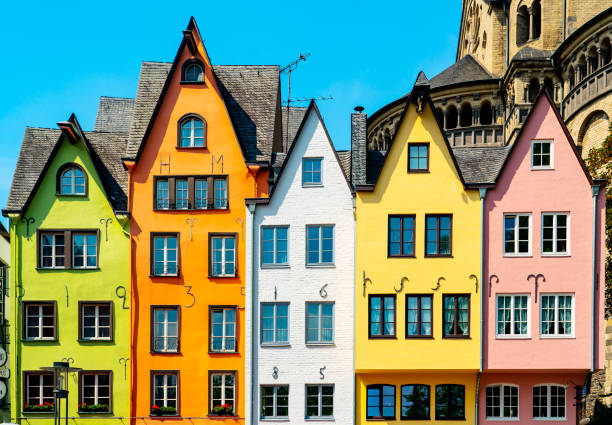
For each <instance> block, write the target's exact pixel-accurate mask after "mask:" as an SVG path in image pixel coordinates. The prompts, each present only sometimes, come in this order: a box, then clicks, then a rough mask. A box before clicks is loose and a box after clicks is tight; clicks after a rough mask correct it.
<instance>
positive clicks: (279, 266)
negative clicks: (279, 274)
mask: <svg viewBox="0 0 612 425" xmlns="http://www.w3.org/2000/svg"><path fill="white" fill-rule="evenodd" d="M259 267H260V268H261V269H290V268H291V266H289V264H262V265H261V266H259Z"/></svg>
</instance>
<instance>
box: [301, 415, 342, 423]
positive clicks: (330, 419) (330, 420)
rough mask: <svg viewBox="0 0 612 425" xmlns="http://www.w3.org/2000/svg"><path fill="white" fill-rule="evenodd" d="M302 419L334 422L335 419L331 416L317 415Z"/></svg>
mask: <svg viewBox="0 0 612 425" xmlns="http://www.w3.org/2000/svg"><path fill="white" fill-rule="evenodd" d="M304 420H305V421H307V422H323V421H328V422H335V421H336V419H334V417H333V416H317V417H315V418H304Z"/></svg>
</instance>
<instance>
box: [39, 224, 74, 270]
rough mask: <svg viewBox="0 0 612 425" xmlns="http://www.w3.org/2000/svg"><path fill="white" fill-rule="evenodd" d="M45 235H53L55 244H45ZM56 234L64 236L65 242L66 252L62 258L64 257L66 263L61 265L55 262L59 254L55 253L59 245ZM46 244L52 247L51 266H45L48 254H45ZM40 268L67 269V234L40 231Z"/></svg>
mask: <svg viewBox="0 0 612 425" xmlns="http://www.w3.org/2000/svg"><path fill="white" fill-rule="evenodd" d="M45 236H52V237H53V244H52V245H45V244H44V242H43V241H44V238H45ZM56 236H61V237H63V238H64V243H63V245H61V246H63V247H64V254H63V255H61V256H60V258H62V259H63V260H64V264H63V265H61V266H58V265H57V264H56V262H55V260H56V258H57V254H56V253H55V250H56V248H57V247H58V244H57V242H56V241H55V238H56ZM45 246H50V247H51V266H48V267H47V266H45V262H44V259H45V258H46V257H48V256H45V255H44V247H45ZM70 255H72V253H70ZM40 268H41V269H65V268H66V235H65V233H64V232H41V233H40Z"/></svg>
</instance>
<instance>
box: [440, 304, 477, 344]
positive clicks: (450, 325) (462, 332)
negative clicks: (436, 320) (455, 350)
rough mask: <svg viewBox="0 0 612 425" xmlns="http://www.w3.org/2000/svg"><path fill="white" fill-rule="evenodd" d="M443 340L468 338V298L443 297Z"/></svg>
mask: <svg viewBox="0 0 612 425" xmlns="http://www.w3.org/2000/svg"><path fill="white" fill-rule="evenodd" d="M442 302H443V304H444V305H443V307H444V312H443V316H444V323H443V331H444V334H443V336H444V338H453V337H454V338H457V337H461V338H467V337H469V336H470V296H469V295H443V296H442Z"/></svg>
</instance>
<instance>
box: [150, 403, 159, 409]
mask: <svg viewBox="0 0 612 425" xmlns="http://www.w3.org/2000/svg"><path fill="white" fill-rule="evenodd" d="M151 409H159V406H158V405H156V404H154V405H153V406H151Z"/></svg>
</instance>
